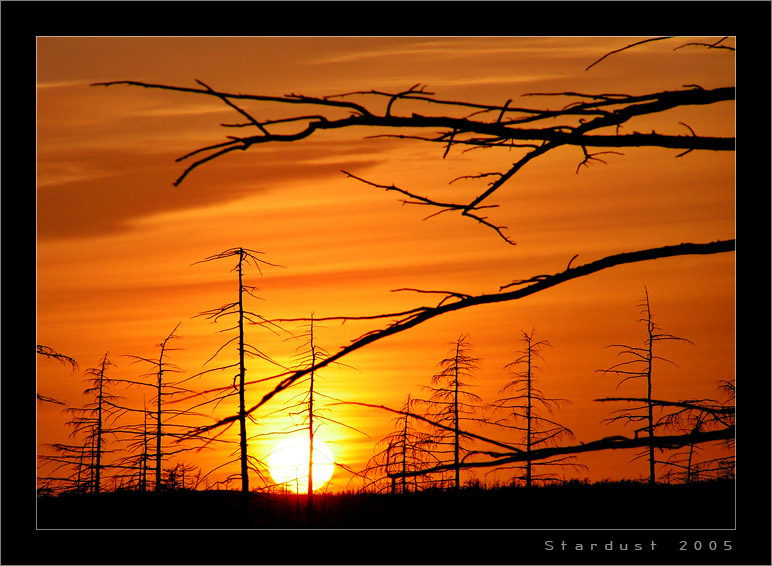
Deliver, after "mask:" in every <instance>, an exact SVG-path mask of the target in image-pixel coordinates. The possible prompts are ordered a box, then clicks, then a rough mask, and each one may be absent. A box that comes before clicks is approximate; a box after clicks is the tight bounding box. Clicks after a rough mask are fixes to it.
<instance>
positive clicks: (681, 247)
mask: <svg viewBox="0 0 772 566" xmlns="http://www.w3.org/2000/svg"><path fill="white" fill-rule="evenodd" d="M734 249H735V241H734V240H733V239H732V240H719V241H715V242H708V243H704V244H693V243H682V244H678V245H674V246H663V247H659V248H650V249H646V250H639V251H635V252H625V253H620V254H615V255H611V256H607V257H605V258H603V259H599V260H596V261H593V262H590V263H586V264H584V265H580V266H577V267H574V268H571V267H570V262H569V267H568V268H567V269H566V270H565V271H561V272H559V273H555V274H553V275H539V276H536V277H532V278H531V279H527V280H521V281H517V282H514V283H511V284H509V285H506V286H504V287H502V289H505V288H509V287H512V286H519V288H518V289H515V290H511V291H502V292H499V293H493V294H488V295H486V294H483V295H475V296H471V295H461V294H456V297H457V300H456V301H455V302H445V300H446V299H443V301H441V302H440V304H439V305H438V306H435V307H418V308H415V309H411V310H409V311H405V312H404V313H397V314H396V315H395V314H384V315H373V316H368V317H354V316H351V317H328V318H317V319H316V320H318V321H321V320H343V321H345V320H355V319H357V318H360V319H361V318H365V319H379V318H391V317H393V316H402V318H401V319H399V320H397V321H396V322H394V323H392V324H391V325H390V326H387V327H386V328H383V329H381V330H376V331H372V332H369V333H367V334H365V335H363V336H361V337H360V338H358V339H356V340H355V341H354V342H352V343H351V344H349V345H348V346H345V347H343V348H341V349H340V350H339V351H338V352H336V353H335V354H333V355H331V356H330V357H328V358H325V359H324V360H323V361H321V362H319V363H318V364H316V365H314V366H311V367H307V368H305V369H301V370H297V371H294V372H291V373H285V374H280V375H278V376H275V377H276V379H280V378H283V379H282V381H281V382H279V384H278V385H276V387H275V388H274V389H273V390H272V391H270V392H268V393H267V394H265V395H264V396H263V398H262V399H261V400H260V401H259V402H258V403H257V404H256V405H254V406H253V407H251V408H250V409H249V410H248V411H247V414H251V413H253V412H254V411H256V410H257V409H258V408H259V407H261V406H262V405H264V404H265V403H267V402H268V401H269V400H270V399H271V398H272V397H273V396H274V395H276V394H277V393H279V392H281V391H283V390H285V389H287V388H288V387H290V386H291V385H292V384H293V383H295V382H296V381H297V380H298V379H300V378H302V377H303V376H305V375H308V374H309V373H311V372H312V371H317V370H319V369H321V368H323V367H324V366H327V365H329V364H331V363H334V362H336V361H338V360H340V359H341V358H342V357H344V356H346V355H348V354H350V353H352V352H354V351H356V350H359V349H360V348H363V347H364V346H367V345H368V344H372V343H373V342H376V341H378V340H382V339H384V338H387V337H388V336H393V335H394V334H398V333H400V332H404V331H405V330H408V329H410V328H413V327H415V326H418V325H419V324H422V323H424V322H426V321H428V320H431V319H433V318H436V317H438V316H441V315H443V314H447V313H449V312H454V311H458V310H462V309H465V308H470V307H475V306H480V305H488V304H494V303H500V302H506V301H514V300H518V299H522V298H524V297H527V296H529V295H533V294H535V293H538V292H541V291H544V290H546V289H549V288H550V287H554V286H556V285H559V284H561V283H565V282H567V281H570V280H572V279H577V278H579V277H584V276H587V275H590V274H592V273H596V272H598V271H602V270H604V269H609V268H611V267H615V266H617V265H625V264H629V263H637V262H640V261H649V260H655V259H660V258H667V257H675V256H683V255H694V254H698V255H705V254H716V253H725V252H731V251H734ZM521 285H526V286H524V287H523V286H521ZM237 418H238V416H231V417H227V418H225V419H222V420H220V421H218V422H216V423H214V424H212V425H208V426H206V427H202V428H200V429H198V432H199V433H204V432H206V431H209V430H212V429H215V428H218V427H220V426H223V425H226V424H228V423H231V422H233V421H234V420H236V419H237Z"/></svg>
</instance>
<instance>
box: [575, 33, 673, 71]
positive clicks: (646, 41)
mask: <svg viewBox="0 0 772 566" xmlns="http://www.w3.org/2000/svg"><path fill="white" fill-rule="evenodd" d="M663 39H671V37H652V38H650V39H643V40H641V41H636V42H635V43H631V44H630V45H625V46H624V47H621V48H619V49H614V50H613V51H609V52H608V53H606V54H605V55H604V56H603V57H601V58H600V59H597V60H596V61H594V62H593V63H591V64H590V65H588V66H587V67H586V68H585V69H584V70H585V71H589V70H590V69H591V68H593V67H594V66H595V65H597V64H598V63H600V62H601V61H603V60H604V59H606V58H607V57H610V56H611V55H614V54H615V53H621V52H622V51H626V50H628V49H632V48H633V47H636V46H638V45H643V44H644V43H651V42H652V41H662V40H663Z"/></svg>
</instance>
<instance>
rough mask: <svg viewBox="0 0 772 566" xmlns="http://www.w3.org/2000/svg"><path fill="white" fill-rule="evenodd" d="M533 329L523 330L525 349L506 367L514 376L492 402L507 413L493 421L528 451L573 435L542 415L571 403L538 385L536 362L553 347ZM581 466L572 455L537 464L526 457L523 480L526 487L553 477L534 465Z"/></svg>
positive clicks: (529, 452) (499, 409)
mask: <svg viewBox="0 0 772 566" xmlns="http://www.w3.org/2000/svg"><path fill="white" fill-rule="evenodd" d="M534 332H535V331H534V330H531V333H530V334H529V333H527V332H525V331H522V337H521V341H522V343H523V349H522V350H520V351H518V352H517V357H516V358H515V360H514V361H513V362H511V363H510V364H507V366H505V368H506V369H509V370H510V371H511V372H512V377H513V379H512V380H511V381H509V382H508V383H507V384H506V385H505V386H504V387H503V388H501V390H500V391H499V395H506V396H505V397H501V398H499V399H498V400H496V402H494V403H493V404H492V406H493V408H494V410H497V411H501V410H503V411H504V413H505V416H504V417H503V418H501V419H497V420H495V421H494V424H496V425H498V426H501V427H504V428H506V429H509V430H514V431H516V432H517V433H519V434H520V436H521V439H522V440H521V441H520V442H519V443H517V444H515V445H516V446H520V447H523V448H524V450H525V453H526V454H531V452H533V450H535V449H537V448H540V447H542V446H551V445H555V444H557V442H558V441H559V440H561V439H564V438H573V437H574V434H573V432H571V430H570V429H569V428H567V427H565V426H563V425H562V424H559V423H557V422H556V421H554V420H551V419H549V418H547V417H545V416H543V415H542V414H541V412H542V410H546V411H547V412H549V413H552V411H553V410H554V409H556V408H559V407H560V406H561V405H563V404H565V403H568V400H566V399H555V398H549V397H547V396H546V395H545V394H544V393H543V392H542V391H541V390H540V389H539V388H538V387H536V382H537V378H536V370H537V369H538V367H537V365H536V362H537V360H539V359H541V358H542V355H541V351H542V350H543V349H544V348H549V347H552V345H551V344H550V343H549V342H548V341H546V340H538V341H536V340H534ZM536 466H539V467H545V468H548V467H556V466H558V467H559V466H571V467H580V465H578V464H576V463H574V462H572V461H571V459H570V457H563V458H556V459H547V460H543V461H540V462H539V463H538V464H534V463H533V462H531V460H526V461H525V464H524V466H523V467H524V468H525V470H524V472H525V473H524V476H523V478H521V479H523V480H524V482H525V486H526V487H531V485H532V483H533V481H534V480H536V481H546V480H549V479H552V476H551V475H548V474H538V473H537V474H534V473H533V468H534V467H536Z"/></svg>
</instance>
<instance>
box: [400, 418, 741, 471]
mask: <svg viewBox="0 0 772 566" xmlns="http://www.w3.org/2000/svg"><path fill="white" fill-rule="evenodd" d="M734 436H735V427H734V426H729V427H726V428H723V429H720V430H713V431H708V432H697V433H690V434H680V435H671V436H657V437H654V438H627V437H625V436H611V437H607V438H603V439H601V440H595V441H593V442H588V443H580V444H578V445H574V446H556V447H548V448H539V449H537V450H532V451H531V452H530V453H528V454H527V453H524V452H523V453H519V454H512V455H509V454H495V453H488V454H491V455H494V456H496V458H495V459H494V460H491V461H487V462H467V463H465V464H463V467H464V468H489V467H493V466H501V465H503V464H510V463H514V462H524V461H526V460H543V459H546V458H552V457H554V456H560V455H566V454H582V453H585V452H597V451H599V450H628V449H631V448H641V447H644V446H645V447H649V446H653V447H654V448H661V449H674V448H680V447H682V446H687V445H689V444H701V443H704V442H715V441H717V440H727V439H732V438H734ZM447 469H449V467H448V466H447V465H441V466H437V467H435V468H431V469H426V470H421V471H420V472H409V473H408V474H407V475H408V476H410V475H412V474H415V473H421V474H426V473H432V472H439V471H443V470H447ZM395 476H400V474H395Z"/></svg>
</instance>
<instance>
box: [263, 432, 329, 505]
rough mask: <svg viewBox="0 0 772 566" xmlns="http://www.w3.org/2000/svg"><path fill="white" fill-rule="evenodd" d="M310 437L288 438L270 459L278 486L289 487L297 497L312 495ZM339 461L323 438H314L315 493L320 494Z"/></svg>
mask: <svg viewBox="0 0 772 566" xmlns="http://www.w3.org/2000/svg"><path fill="white" fill-rule="evenodd" d="M308 448H309V441H308V436H307V435H297V436H291V437H289V438H285V439H284V440H281V441H280V442H278V443H277V444H276V446H275V447H274V450H273V452H271V454H270V455H269V456H268V469H269V470H270V472H271V477H272V478H273V480H274V481H275V482H276V483H277V484H283V485H286V486H287V488H288V489H290V490H292V491H294V492H296V493H307V492H308V452H309V450H308ZM334 471H335V460H334V457H333V454H332V450H330V448H329V447H328V446H327V445H326V444H325V443H324V442H323V441H322V440H321V439H319V438H314V464H313V468H312V470H311V472H312V474H313V484H314V486H313V487H314V491H317V490H318V489H319V488H321V487H322V486H323V485H324V484H325V483H327V482H328V481H329V480H330V478H331V477H332V473H333V472H334Z"/></svg>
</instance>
